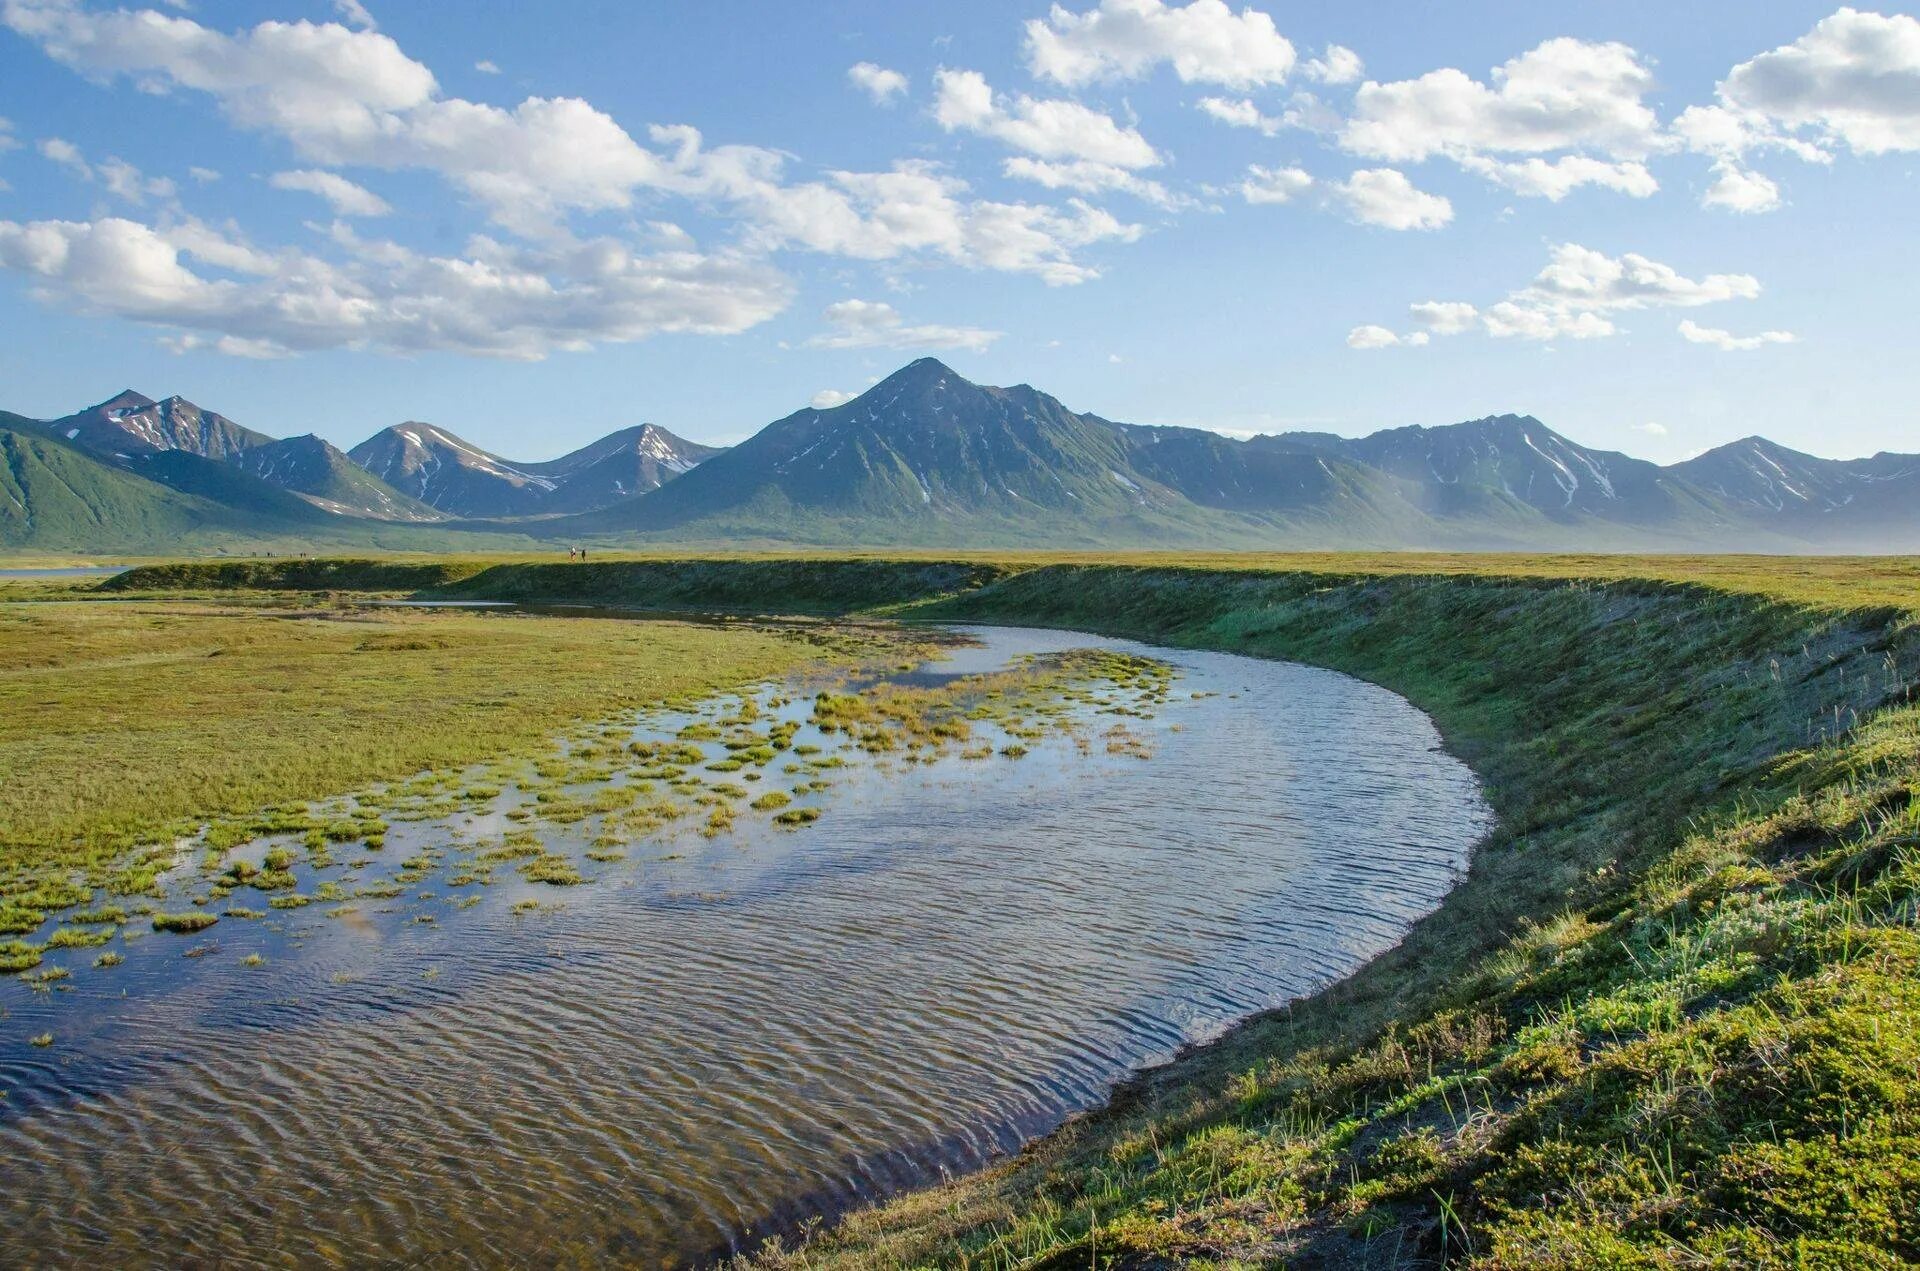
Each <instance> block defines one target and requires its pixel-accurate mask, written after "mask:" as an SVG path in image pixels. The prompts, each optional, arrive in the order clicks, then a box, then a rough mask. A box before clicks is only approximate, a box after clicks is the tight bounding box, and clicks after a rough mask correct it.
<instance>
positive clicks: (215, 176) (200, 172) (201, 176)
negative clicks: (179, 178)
mask: <svg viewBox="0 0 1920 1271" xmlns="http://www.w3.org/2000/svg"><path fill="white" fill-rule="evenodd" d="M187 175H188V176H190V177H192V178H193V179H194V180H196V181H198V182H199V183H200V184H201V185H211V184H213V183H214V182H215V181H218V180H219V179H220V174H219V173H218V172H216V171H215V170H214V169H212V168H202V167H199V166H197V165H196V166H194V167H191V168H188V169H187Z"/></svg>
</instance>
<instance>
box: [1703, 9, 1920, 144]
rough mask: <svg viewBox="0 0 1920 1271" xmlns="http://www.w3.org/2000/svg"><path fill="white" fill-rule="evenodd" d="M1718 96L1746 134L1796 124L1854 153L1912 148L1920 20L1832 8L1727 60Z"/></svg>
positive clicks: (1919, 86) (1917, 129) (1919, 126)
mask: <svg viewBox="0 0 1920 1271" xmlns="http://www.w3.org/2000/svg"><path fill="white" fill-rule="evenodd" d="M1719 97H1720V99H1721V102H1722V103H1723V104H1724V106H1725V107H1726V108H1727V109H1728V110H1729V111H1730V112H1732V113H1733V114H1734V115H1735V116H1737V117H1738V118H1739V119H1740V120H1741V122H1742V123H1744V124H1746V125H1747V126H1748V128H1749V129H1750V132H1749V136H1750V137H1753V138H1757V139H1762V140H1764V139H1766V138H1767V137H1768V135H1769V133H1770V132H1771V131H1772V130H1774V129H1780V130H1784V131H1786V132H1789V133H1792V132H1797V131H1802V130H1804V131H1805V132H1808V133H1811V134H1812V135H1813V136H1814V138H1815V139H1817V140H1818V141H1820V142H1822V143H1825V144H1828V145H1844V146H1846V147H1847V148H1848V149H1850V150H1852V151H1853V152H1854V153H1856V154H1869V155H1870V154H1886V153H1888V152H1890V151H1911V150H1920V20H1916V19H1915V18H1913V17H1911V16H1909V15H1907V14H1904V13H1896V14H1893V15H1891V16H1888V15H1883V14H1878V13H1862V12H1860V11H1859V10H1857V9H1850V8H1843V9H1840V10H1838V11H1837V12H1835V13H1834V14H1832V15H1831V16H1829V17H1826V18H1822V19H1821V20H1820V21H1819V22H1817V23H1815V24H1814V27H1813V29H1812V30H1811V31H1809V32H1807V34H1805V35H1803V36H1801V37H1800V38H1799V39H1798V40H1795V41H1794V42H1793V43H1792V44H1788V45H1784V46H1782V47H1780V48H1776V49H1774V50H1772V51H1771V52H1767V53H1762V54H1761V55H1760V56H1758V57H1755V58H1753V59H1751V60H1749V61H1746V62H1742V63H1740V64H1739V65H1738V66H1736V67H1734V68H1733V70H1732V71H1731V72H1729V73H1728V75H1727V78H1726V79H1725V80H1724V81H1722V82H1721V84H1720V87H1719Z"/></svg>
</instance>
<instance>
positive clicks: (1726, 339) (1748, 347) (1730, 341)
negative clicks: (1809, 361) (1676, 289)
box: [1680, 318, 1800, 353]
mask: <svg viewBox="0 0 1920 1271" xmlns="http://www.w3.org/2000/svg"><path fill="white" fill-rule="evenodd" d="M1680 334H1681V336H1682V337H1684V338H1685V339H1686V341H1687V342H1688V343H1689V344H1709V345H1712V346H1713V347H1714V348H1716V349H1719V350H1720V351H1721V352H1723V353H1735V352H1750V351H1752V350H1754V349H1757V348H1760V347H1762V346H1763V345H1768V344H1792V343H1794V342H1795V341H1796V340H1798V339H1799V338H1800V337H1799V336H1796V335H1795V334H1794V333H1793V332H1791V331H1762V332H1760V333H1759V334H1758V335H1735V334H1734V333H1733V332H1731V331H1722V330H1720V329H1719V328H1718V327H1703V326H1701V325H1700V324H1699V323H1697V322H1695V321H1694V320H1693V319H1691V318H1684V319H1682V320H1681V322H1680Z"/></svg>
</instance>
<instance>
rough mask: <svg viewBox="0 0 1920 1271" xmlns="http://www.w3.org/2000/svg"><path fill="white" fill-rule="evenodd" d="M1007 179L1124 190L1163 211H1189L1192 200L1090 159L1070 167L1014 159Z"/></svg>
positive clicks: (1006, 167) (1092, 190)
mask: <svg viewBox="0 0 1920 1271" xmlns="http://www.w3.org/2000/svg"><path fill="white" fill-rule="evenodd" d="M1000 170H1001V171H1002V172H1003V173H1005V174H1006V175H1007V176H1010V177H1014V178H1017V179H1019V180H1022V181H1033V182H1036V183H1038V184H1040V185H1043V186H1045V187H1046V188H1047V189H1049V190H1074V191H1077V192H1079V193H1081V194H1099V193H1102V192H1104V191H1107V190H1120V191H1123V192H1124V193H1127V194H1131V195H1133V196H1134V197H1135V198H1140V199H1145V200H1146V201H1147V202H1149V203H1154V204H1157V205H1159V206H1160V207H1167V208H1173V207H1186V206H1189V205H1190V204H1191V202H1192V200H1190V199H1188V198H1187V197H1186V196H1185V195H1179V194H1174V193H1173V192H1172V191H1170V190H1168V189H1167V187H1166V186H1164V185H1162V184H1160V183H1159V182H1158V181H1152V180H1148V179H1147V178H1146V177H1143V176H1141V175H1139V174H1138V173H1135V172H1129V171H1127V170H1126V169H1125V168H1116V167H1114V166H1113V165H1112V164H1108V163H1094V162H1092V161H1091V160H1087V159H1076V160H1074V161H1072V162H1070V163H1050V162H1048V161H1047V160H1045V159H1030V158H1028V157H1027V156H1025V155H1014V156H1012V157H1011V158H1009V159H1008V160H1007V161H1006V162H1005V163H1003V164H1001V165H1000Z"/></svg>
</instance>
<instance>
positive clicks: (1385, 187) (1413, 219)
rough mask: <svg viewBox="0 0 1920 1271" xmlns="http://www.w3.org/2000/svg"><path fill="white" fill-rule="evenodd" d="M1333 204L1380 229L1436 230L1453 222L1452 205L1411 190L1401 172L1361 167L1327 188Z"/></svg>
mask: <svg viewBox="0 0 1920 1271" xmlns="http://www.w3.org/2000/svg"><path fill="white" fill-rule="evenodd" d="M1327 190H1328V192H1329V194H1330V195H1331V196H1332V198H1333V199H1334V201H1335V202H1336V203H1338V204H1339V205H1340V206H1342V207H1344V208H1345V209H1346V211H1347V214H1348V215H1349V216H1350V217H1352V218H1353V219H1354V220H1356V221H1358V222H1360V223H1361V224H1362V225H1378V226H1380V227H1381V228H1382V229H1392V230H1410V229H1438V228H1440V227H1441V226H1442V225H1445V224H1446V223H1447V222H1448V221H1451V220H1452V219H1453V204H1452V203H1450V202H1448V201H1447V200H1446V199H1445V198H1443V197H1441V196H1440V195H1438V194H1428V193H1427V192H1426V191H1424V190H1418V189H1415V188H1414V184H1413V182H1411V181H1409V180H1407V176H1406V174H1405V173H1404V172H1398V171H1396V170H1394V169H1393V168H1363V169H1361V170H1360V171H1358V172H1356V173H1354V174H1353V175H1352V176H1351V177H1348V178H1347V179H1346V180H1345V181H1340V182H1336V183H1334V184H1332V185H1329V186H1328V187H1327Z"/></svg>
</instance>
